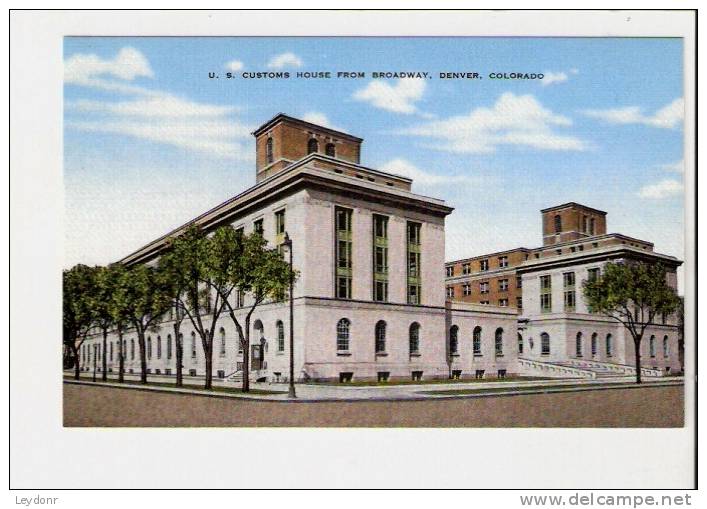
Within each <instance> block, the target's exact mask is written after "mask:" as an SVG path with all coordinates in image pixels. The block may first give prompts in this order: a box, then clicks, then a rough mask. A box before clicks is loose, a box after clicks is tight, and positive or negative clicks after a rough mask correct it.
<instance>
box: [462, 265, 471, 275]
mask: <svg viewBox="0 0 707 509" xmlns="http://www.w3.org/2000/svg"><path fill="white" fill-rule="evenodd" d="M462 274H471V264H470V263H465V264H464V265H462Z"/></svg>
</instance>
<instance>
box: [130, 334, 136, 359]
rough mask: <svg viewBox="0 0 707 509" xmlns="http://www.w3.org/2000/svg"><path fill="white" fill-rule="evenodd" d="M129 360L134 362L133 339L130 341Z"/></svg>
mask: <svg viewBox="0 0 707 509" xmlns="http://www.w3.org/2000/svg"><path fill="white" fill-rule="evenodd" d="M130 360H131V361H134V360H135V340H134V339H131V340H130Z"/></svg>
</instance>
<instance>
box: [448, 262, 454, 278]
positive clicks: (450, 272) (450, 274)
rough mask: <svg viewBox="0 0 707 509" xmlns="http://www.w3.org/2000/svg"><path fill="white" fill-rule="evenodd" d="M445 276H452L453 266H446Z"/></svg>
mask: <svg viewBox="0 0 707 509" xmlns="http://www.w3.org/2000/svg"><path fill="white" fill-rule="evenodd" d="M447 277H454V266H453V265H452V266H449V267H447Z"/></svg>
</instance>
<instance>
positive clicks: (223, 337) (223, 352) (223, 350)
mask: <svg viewBox="0 0 707 509" xmlns="http://www.w3.org/2000/svg"><path fill="white" fill-rule="evenodd" d="M218 335H219V339H220V340H221V341H220V342H219V346H220V347H221V348H220V349H219V352H218V354H219V356H221V357H226V330H225V329H224V328H223V327H221V328H220V329H219V331H218Z"/></svg>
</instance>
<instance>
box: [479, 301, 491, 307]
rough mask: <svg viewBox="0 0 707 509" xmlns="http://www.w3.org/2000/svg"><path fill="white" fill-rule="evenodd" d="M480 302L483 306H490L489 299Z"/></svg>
mask: <svg viewBox="0 0 707 509" xmlns="http://www.w3.org/2000/svg"><path fill="white" fill-rule="evenodd" d="M479 304H481V305H482V306H488V305H489V301H487V300H482V301H481V302H479Z"/></svg>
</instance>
